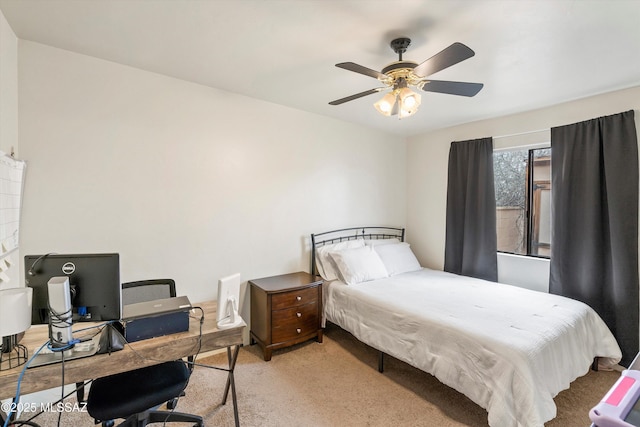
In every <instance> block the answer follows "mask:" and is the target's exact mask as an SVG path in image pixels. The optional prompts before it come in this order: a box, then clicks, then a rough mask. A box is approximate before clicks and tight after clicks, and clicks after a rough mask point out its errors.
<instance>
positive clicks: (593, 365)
mask: <svg viewBox="0 0 640 427" xmlns="http://www.w3.org/2000/svg"><path fill="white" fill-rule="evenodd" d="M591 369H592V370H594V371H596V372H597V371H598V357H594V358H593V363H592V364H591Z"/></svg>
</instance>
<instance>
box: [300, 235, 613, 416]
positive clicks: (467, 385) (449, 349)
mask: <svg viewBox="0 0 640 427" xmlns="http://www.w3.org/2000/svg"><path fill="white" fill-rule="evenodd" d="M311 241H312V256H311V258H312V259H311V270H312V272H314V273H318V274H320V275H321V276H322V277H323V278H325V283H324V285H323V293H324V296H323V299H324V301H323V307H324V310H323V322H324V321H325V320H326V321H330V322H332V323H334V324H336V325H338V326H340V327H341V328H343V329H345V330H346V331H348V332H350V333H351V334H353V335H354V336H355V337H356V338H357V339H359V340H360V341H362V342H364V343H365V344H367V345H369V346H371V347H373V348H375V349H377V350H379V351H380V355H381V358H380V366H379V368H380V370H382V360H383V359H382V355H383V354H388V355H391V356H393V357H395V358H397V359H400V360H402V361H404V362H406V363H408V364H410V365H412V366H414V367H416V368H418V369H421V370H423V371H425V372H428V373H430V374H432V375H434V376H435V377H436V378H438V380H440V381H441V382H442V383H444V384H446V385H447V386H449V387H452V388H454V389H455V390H457V391H459V392H461V393H463V394H464V395H466V396H467V397H469V398H470V399H471V400H472V401H473V402H475V403H476V404H478V405H480V406H481V407H483V408H485V409H486V410H487V412H488V422H489V425H490V426H496V427H510V426H542V425H543V424H544V423H545V422H546V421H549V420H551V419H553V418H554V417H555V416H556V406H555V403H554V401H553V398H554V396H556V395H557V394H558V393H559V392H560V391H562V390H564V389H567V388H569V384H570V383H571V382H572V381H573V380H574V379H576V378H578V377H579V376H582V375H584V374H586V373H587V372H588V370H589V367H590V366H591V365H592V364H593V363H594V359H595V360H597V361H598V362H597V363H599V365H600V367H601V368H611V367H613V366H614V365H616V364H617V363H618V362H619V361H620V358H621V352H620V348H619V346H618V344H617V342H616V341H615V339H614V337H613V335H612V334H611V332H610V331H609V329H608V328H607V326H606V325H605V324H604V322H603V321H602V319H600V317H599V316H598V315H597V314H596V313H595V311H593V310H592V309H591V308H590V307H588V306H587V305H585V304H583V303H581V302H578V301H575V300H572V299H568V298H564V297H560V296H557V295H551V294H547V293H543V292H537V291H531V290H527V289H522V288H518V287H515V286H510V285H504V284H499V283H494V282H489V281H485V280H480V279H474V278H469V277H464V276H459V275H455V274H451V273H446V272H443V271H436V270H430V269H427V268H422V267H421V266H420V265H419V263H418V261H417V259H416V258H415V255H413V253H412V251H411V249H410V246H409V244H408V243H406V242H404V229H402V228H389V227H358V228H348V229H341V230H335V231H330V232H324V233H317V234H313V235H311Z"/></svg>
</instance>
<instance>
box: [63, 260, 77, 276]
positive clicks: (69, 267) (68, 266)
mask: <svg viewBox="0 0 640 427" xmlns="http://www.w3.org/2000/svg"><path fill="white" fill-rule="evenodd" d="M74 271H76V265H75V264H74V263H72V262H67V263H65V264H64V265H63V266H62V272H63V273H64V274H66V275H69V274H73V272H74Z"/></svg>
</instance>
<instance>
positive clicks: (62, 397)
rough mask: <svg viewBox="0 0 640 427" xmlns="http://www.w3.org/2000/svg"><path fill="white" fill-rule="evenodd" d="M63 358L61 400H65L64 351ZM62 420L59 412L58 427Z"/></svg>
mask: <svg viewBox="0 0 640 427" xmlns="http://www.w3.org/2000/svg"><path fill="white" fill-rule="evenodd" d="M61 356H62V360H61V362H62V363H60V365H62V384H61V388H62V391H61V392H60V394H61V396H60V399H61V400H64V351H63V352H62V354H61ZM61 419H62V411H58V427H60V420H61Z"/></svg>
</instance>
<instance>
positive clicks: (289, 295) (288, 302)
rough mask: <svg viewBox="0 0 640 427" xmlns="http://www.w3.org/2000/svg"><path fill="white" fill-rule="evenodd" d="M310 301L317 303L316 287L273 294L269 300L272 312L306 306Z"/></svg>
mask: <svg viewBox="0 0 640 427" xmlns="http://www.w3.org/2000/svg"><path fill="white" fill-rule="evenodd" d="M312 301H318V287H317V286H313V287H310V288H306V289H298V290H295V291H291V292H282V293H279V294H274V295H273V297H272V299H271V309H272V310H274V311H275V310H281V309H283V308H289V307H294V306H298V305H303V304H307V303H310V302H312Z"/></svg>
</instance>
